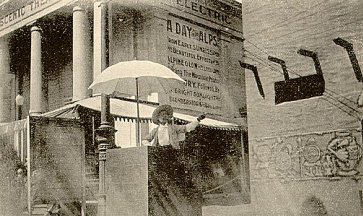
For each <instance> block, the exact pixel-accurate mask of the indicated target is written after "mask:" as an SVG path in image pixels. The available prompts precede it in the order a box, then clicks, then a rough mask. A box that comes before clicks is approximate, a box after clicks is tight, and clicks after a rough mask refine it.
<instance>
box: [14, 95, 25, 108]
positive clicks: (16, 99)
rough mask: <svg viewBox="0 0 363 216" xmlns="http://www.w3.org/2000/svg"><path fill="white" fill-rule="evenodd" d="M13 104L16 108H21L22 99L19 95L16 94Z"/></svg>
mask: <svg viewBox="0 0 363 216" xmlns="http://www.w3.org/2000/svg"><path fill="white" fill-rule="evenodd" d="M15 103H16V105H18V106H22V105H23V104H24V97H23V96H22V95H21V94H18V95H17V96H16V98H15Z"/></svg>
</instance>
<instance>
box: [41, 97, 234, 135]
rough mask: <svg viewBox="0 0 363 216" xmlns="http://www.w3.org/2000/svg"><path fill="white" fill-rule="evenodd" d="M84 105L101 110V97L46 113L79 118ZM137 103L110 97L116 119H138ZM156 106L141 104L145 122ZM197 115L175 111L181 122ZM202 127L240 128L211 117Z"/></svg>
mask: <svg viewBox="0 0 363 216" xmlns="http://www.w3.org/2000/svg"><path fill="white" fill-rule="evenodd" d="M79 106H82V107H85V108H88V109H91V110H94V111H99V112H100V111H101V97H99V96H98V97H91V98H87V99H83V100H79V101H77V102H74V103H72V104H69V105H66V106H64V107H61V108H59V109H56V110H53V111H51V112H48V113H44V114H43V116H47V117H63V118H78V109H77V108H78V107H79ZM136 107H137V105H136V103H135V102H134V101H129V100H120V99H115V98H111V99H110V112H111V115H112V116H113V117H114V118H115V120H116V121H128V122H130V121H131V122H133V121H136V119H137V109H136ZM155 108H156V106H153V105H149V104H143V103H140V104H139V116H140V121H141V122H143V123H148V122H151V116H152V113H153V111H154V109H155ZM196 118H197V117H196V116H192V115H186V114H182V113H177V112H174V119H175V120H176V121H178V122H180V123H188V122H191V121H194V120H196ZM200 126H201V127H207V128H213V129H219V130H240V127H239V126H238V125H237V124H233V123H228V122H223V121H219V120H215V119H211V118H205V119H203V120H202V121H201V124H200Z"/></svg>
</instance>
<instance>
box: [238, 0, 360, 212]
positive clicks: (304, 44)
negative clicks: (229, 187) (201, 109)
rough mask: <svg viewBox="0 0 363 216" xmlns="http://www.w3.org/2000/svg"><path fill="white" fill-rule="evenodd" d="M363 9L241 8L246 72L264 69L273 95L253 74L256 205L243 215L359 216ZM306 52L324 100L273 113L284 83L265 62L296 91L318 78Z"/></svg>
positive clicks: (319, 5)
mask: <svg viewBox="0 0 363 216" xmlns="http://www.w3.org/2000/svg"><path fill="white" fill-rule="evenodd" d="M362 7H363V4H362V3H361V2H358V1H344V2H343V1H334V2H326V1H304V2H298V1H288V2H287V1H286V2H282V1H270V2H262V1H257V2H256V1H243V2H242V10H243V24H244V36H245V42H244V43H245V47H244V49H245V50H244V51H245V52H244V53H245V62H247V63H249V64H252V65H255V66H256V67H257V70H258V73H259V76H260V79H261V83H262V86H263V90H264V92H265V95H266V96H265V99H264V98H262V97H261V96H260V94H259V91H258V89H257V88H256V81H255V78H254V76H253V74H252V73H250V74H248V75H247V72H246V83H247V104H248V120H249V121H248V123H249V135H250V136H249V138H250V170H251V195H252V200H251V205H245V206H241V208H240V209H239V210H240V211H241V212H246V215H300V214H301V215H314V214H313V213H311V212H310V214H307V213H305V214H303V213H304V209H305V210H307V209H308V208H309V207H307V206H309V202H310V210H312V209H314V208H315V210H316V211H317V212H318V210H319V209H322V206H324V208H325V210H326V211H327V213H328V215H361V214H362V196H361V193H362V182H361V174H360V173H361V172H362V164H361V163H362V162H361V157H362V155H361V149H362V147H361V146H362V131H361V128H362V127H361V117H362V110H361V108H360V105H359V104H358V101H359V100H358V98H359V96H360V94H361V90H362V86H361V80H360V78H359V77H360V75H359V74H360V73H359V69H357V65H358V67H359V66H361V65H362V61H363V59H362V50H363V49H362V48H363V47H362V37H361V27H360V23H361V22H362V12H361V11H362ZM337 38H341V39H343V40H345V41H347V42H349V43H350V44H351V45H352V47H351V48H353V49H351V48H350V47H349V46H346V47H343V46H342V44H341V43H339V41H338V40H336V39H337ZM300 49H305V50H309V51H312V52H315V53H316V54H317V56H318V59H319V63H320V66H321V71H322V74H323V78H324V82H325V88H324V93H323V94H322V95H316V96H314V97H311V98H307V99H301V100H295V101H290V102H284V103H276V88H275V87H276V83H277V82H281V81H282V82H284V81H285V80H286V78H285V77H284V76H285V74H284V73H283V69H282V67H281V65H280V64H277V63H276V62H273V61H270V60H269V58H268V57H269V56H271V57H276V58H279V59H281V60H284V61H285V63H286V66H287V71H288V75H289V78H290V81H296V80H297V79H298V78H300V79H301V77H308V76H310V75H314V74H316V73H317V71H316V67H315V65H314V60H313V59H312V58H310V57H306V56H303V55H300V54H299V53H298V50H300ZM348 50H349V52H348ZM353 54H355V58H356V60H357V63H358V64H357V63H354V58H353ZM352 59H353V61H352ZM352 62H353V63H352ZM294 79H295V80H294ZM338 152H339V153H338ZM343 154H344V155H345V156H344V157H342V155H343ZM343 161H344V162H343ZM314 196H315V198H316V199H315V198H314ZM318 200H319V201H318ZM307 203H308V204H307ZM317 203H320V204H319V205H320V206H321V207H320V208H319V207H318V206H319V205H317ZM323 212H324V210H321V212H320V214H318V215H323Z"/></svg>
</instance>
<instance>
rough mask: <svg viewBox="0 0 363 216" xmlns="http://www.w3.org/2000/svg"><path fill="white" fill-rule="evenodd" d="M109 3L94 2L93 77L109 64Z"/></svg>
mask: <svg viewBox="0 0 363 216" xmlns="http://www.w3.org/2000/svg"><path fill="white" fill-rule="evenodd" d="M107 9H108V4H107V2H106V1H96V2H95V3H94V20H93V78H96V77H97V75H99V74H101V72H102V71H103V70H104V69H105V68H107V67H108V66H109V53H108V48H109V47H108V44H109V43H108V13H107Z"/></svg>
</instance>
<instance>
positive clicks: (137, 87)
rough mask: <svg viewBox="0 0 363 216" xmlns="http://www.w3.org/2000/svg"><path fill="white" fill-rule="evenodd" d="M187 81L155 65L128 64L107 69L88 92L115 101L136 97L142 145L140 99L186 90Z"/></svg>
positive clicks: (127, 62)
mask: <svg viewBox="0 0 363 216" xmlns="http://www.w3.org/2000/svg"><path fill="white" fill-rule="evenodd" d="M184 83H185V81H184V80H183V79H182V78H180V77H179V76H178V75H177V74H176V73H174V72H173V71H172V70H170V69H169V68H167V67H165V66H164V65H161V64H158V63H155V62H152V61H140V60H133V61H125V62H119V63H117V64H114V65H112V66H110V67H108V68H106V69H105V70H104V71H103V72H102V73H101V74H100V75H99V76H97V77H96V78H95V80H94V82H93V83H92V84H91V85H90V87H89V89H92V90H93V94H97V93H104V94H107V95H111V96H116V97H124V96H135V98H136V102H137V108H136V109H137V129H136V131H137V134H136V140H137V145H140V137H139V136H140V135H139V130H140V129H139V128H140V123H139V122H140V121H139V120H140V119H139V118H140V116H139V96H146V95H150V94H151V93H155V92H156V93H161V92H164V93H168V92H170V91H172V90H173V89H174V88H181V89H183V88H184Z"/></svg>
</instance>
